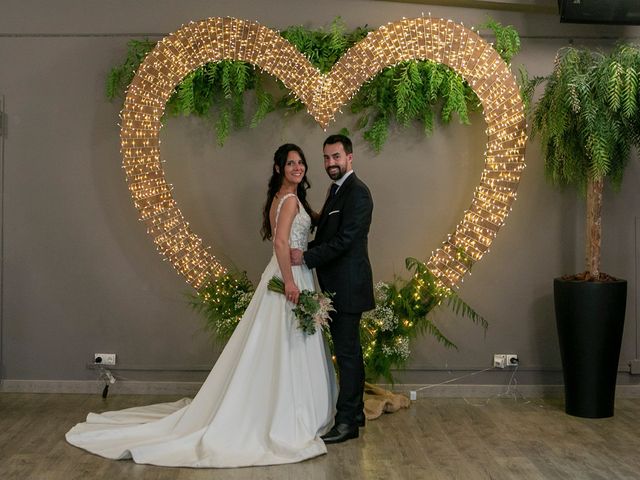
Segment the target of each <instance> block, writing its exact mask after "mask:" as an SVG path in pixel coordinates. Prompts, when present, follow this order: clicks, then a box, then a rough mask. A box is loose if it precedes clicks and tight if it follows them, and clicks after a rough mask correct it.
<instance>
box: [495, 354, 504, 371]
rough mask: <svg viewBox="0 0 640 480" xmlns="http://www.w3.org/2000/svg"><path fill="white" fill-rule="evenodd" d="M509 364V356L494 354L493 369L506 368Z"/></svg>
mask: <svg viewBox="0 0 640 480" xmlns="http://www.w3.org/2000/svg"><path fill="white" fill-rule="evenodd" d="M506 364H507V356H506V355H505V354H504V353H494V354H493V368H504V367H505V366H506Z"/></svg>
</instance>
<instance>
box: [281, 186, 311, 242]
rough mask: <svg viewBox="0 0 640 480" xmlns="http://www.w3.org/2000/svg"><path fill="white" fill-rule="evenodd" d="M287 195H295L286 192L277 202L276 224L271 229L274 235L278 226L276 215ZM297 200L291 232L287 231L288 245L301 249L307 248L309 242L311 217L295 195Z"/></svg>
mask: <svg viewBox="0 0 640 480" xmlns="http://www.w3.org/2000/svg"><path fill="white" fill-rule="evenodd" d="M289 197H295V194H293V193H288V194H286V195H285V196H284V197H282V198H281V199H280V203H279V204H278V208H277V209H276V226H275V227H274V229H273V235H274V236H275V233H276V228H278V217H279V216H280V209H281V208H282V205H283V204H284V201H285V200H286V199H287V198H289ZM296 200H297V201H298V213H297V214H296V216H295V217H294V218H293V223H292V224H291V232H290V233H289V246H290V247H291V248H299V249H301V250H306V249H307V243H309V231H310V229H311V217H310V216H309V214H308V213H307V211H306V210H305V209H304V207H303V206H302V203H300V200H298V198H297V197H296Z"/></svg>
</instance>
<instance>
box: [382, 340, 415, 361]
mask: <svg viewBox="0 0 640 480" xmlns="http://www.w3.org/2000/svg"><path fill="white" fill-rule="evenodd" d="M382 353H384V354H385V355H387V356H392V355H393V356H397V357H400V358H401V359H402V360H406V359H407V358H409V354H410V353H411V350H409V338H408V337H396V338H395V339H394V344H393V345H392V346H389V345H383V346H382Z"/></svg>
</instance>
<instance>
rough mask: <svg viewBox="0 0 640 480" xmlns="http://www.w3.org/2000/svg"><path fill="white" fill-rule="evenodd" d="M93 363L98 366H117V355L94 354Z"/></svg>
mask: <svg viewBox="0 0 640 480" xmlns="http://www.w3.org/2000/svg"><path fill="white" fill-rule="evenodd" d="M93 363H95V364H97V365H115V364H116V354H115V353H94V354H93Z"/></svg>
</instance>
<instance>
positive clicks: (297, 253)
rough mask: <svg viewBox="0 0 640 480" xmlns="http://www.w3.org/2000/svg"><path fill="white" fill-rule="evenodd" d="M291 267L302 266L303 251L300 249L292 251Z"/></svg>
mask: <svg viewBox="0 0 640 480" xmlns="http://www.w3.org/2000/svg"><path fill="white" fill-rule="evenodd" d="M291 265H302V250H300V249H299V248H292V249H291Z"/></svg>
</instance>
